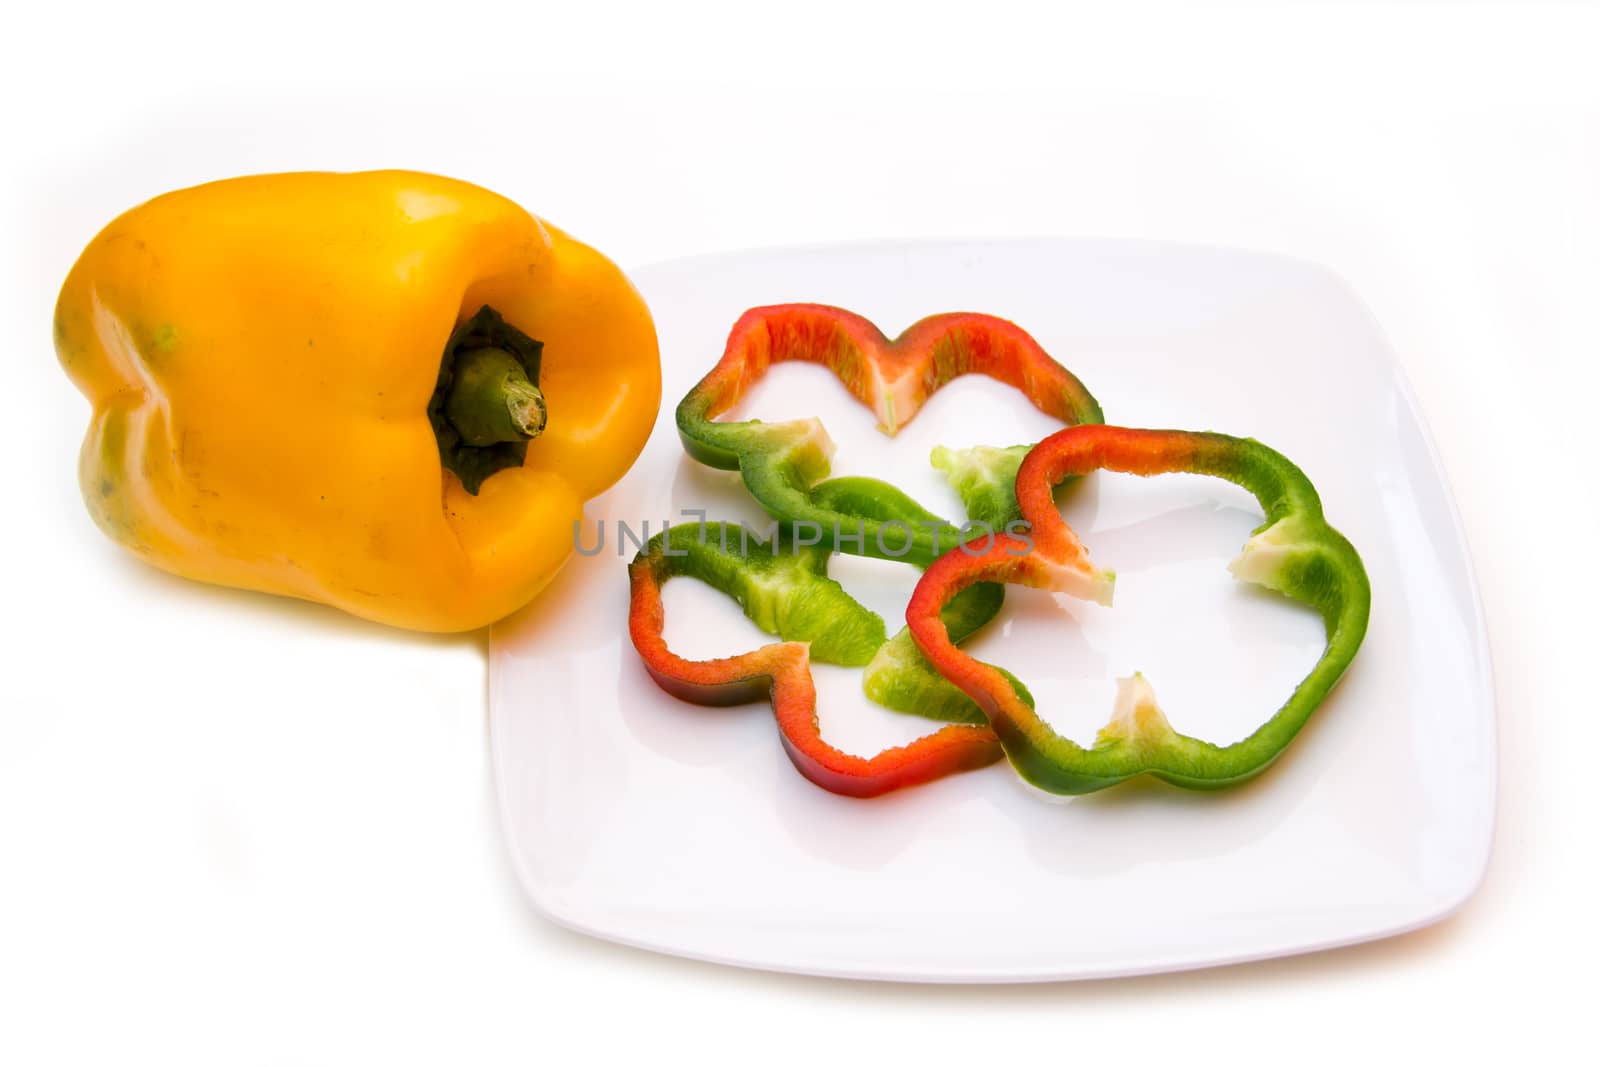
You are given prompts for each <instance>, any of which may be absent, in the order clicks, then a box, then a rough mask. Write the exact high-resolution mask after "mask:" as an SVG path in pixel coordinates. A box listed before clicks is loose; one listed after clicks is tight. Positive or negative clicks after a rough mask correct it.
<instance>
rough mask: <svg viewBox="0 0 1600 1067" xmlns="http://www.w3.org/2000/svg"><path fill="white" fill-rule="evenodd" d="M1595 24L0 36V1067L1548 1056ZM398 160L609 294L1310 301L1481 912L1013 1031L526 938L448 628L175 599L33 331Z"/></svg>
mask: <svg viewBox="0 0 1600 1067" xmlns="http://www.w3.org/2000/svg"><path fill="white" fill-rule="evenodd" d="M157 6H159V5H157ZM1597 14H1600V13H1597V12H1596V11H1595V10H1594V9H1592V8H1588V7H1585V6H1580V5H1543V4H1516V5H1511V4H1508V5H1496V4H1460V5H1452V4H1443V3H1391V4H1344V5H1338V4H1326V5H1324V4H1295V5H1289V4H1279V5H1260V4H1256V5H1215V4H1210V5H1186V6H1183V7H1167V6H1160V5H1151V4H1144V3H1135V4H1120V5H1113V4H1104V5H1098V6H1095V7H1092V8H1089V9H1086V10H1076V9H1072V8H1070V7H1068V6H1064V5H1048V6H1041V7H1040V8H1038V9H1030V8H1026V7H1022V6H1019V5H1012V4H1003V3H990V4H986V5H975V4H970V3H967V4H943V3H924V4H917V5H905V6H904V7H900V6H898V5H896V6H894V7H891V6H889V5H873V4H870V3H865V2H859V0H858V2H856V3H848V4H835V3H829V2H815V0H812V2H806V3H800V2H795V3H792V4H789V5H785V7H783V8H781V9H765V8H763V9H760V10H758V9H757V8H756V6H755V5H748V6H746V5H739V4H726V5H697V4H684V3H672V4H658V5H654V6H652V7H649V8H646V9H643V10H639V11H632V10H621V9H619V10H609V9H607V10H601V9H599V6H598V5H594V6H585V5H580V4H576V3H572V4H566V5H561V6H560V7H559V8H557V9H554V10H539V5H536V4H522V5H517V6H515V7H508V8H507V9H505V10H484V11H476V10H473V5H471V4H466V3H455V4H450V5H442V6H441V5H422V4H417V5H407V4H401V3H391V4H386V5H383V6H381V7H377V8H374V9H373V10H371V11H350V12H348V13H347V12H346V11H345V10H343V9H341V8H338V7H336V6H335V5H329V4H320V5H299V4H295V3H278V4H273V5H263V6H260V7H254V8H248V9H243V8H234V7H232V6H229V5H220V4H217V5H208V6H203V7H202V6H199V5H196V6H194V7H193V8H192V9H189V10H175V11H171V12H168V11H164V10H160V11H158V10H155V9H153V8H152V6H151V5H147V4H122V5H119V6H117V7H115V8H111V9H108V10H107V11H103V12H96V11H90V10H87V9H80V10H63V9H61V8H52V9H51V11H50V13H48V14H45V13H42V12H41V13H36V14H34V15H33V19H34V20H35V21H34V22H32V23H25V22H19V23H13V25H12V26H10V27H9V28H8V36H9V37H10V41H9V43H10V45H11V47H10V48H9V49H8V52H9V53H10V54H9V55H8V59H7V62H6V64H5V68H4V73H3V74H0V78H3V79H4V82H5V84H4V93H5V96H4V99H5V105H4V112H3V121H4V123H5V128H4V131H3V133H4V142H3V143H4V144H5V145H6V146H7V150H6V155H7V157H8V165H7V166H6V168H5V173H4V176H3V177H0V181H4V182H5V183H6V185H7V193H6V195H5V196H4V197H3V198H0V203H3V204H4V206H5V210H6V212H7V216H8V217H7V219H6V226H7V229H6V235H5V242H4V246H5V250H6V251H5V256H4V258H3V259H0V270H4V271H5V274H4V275H3V276H0V293H3V294H4V298H3V300H0V305H3V308H4V314H5V316H6V317H5V320H4V323H3V325H4V328H5V333H4V336H5V337H6V338H7V343H8V344H7V353H6V356H5V359H6V360H7V363H6V367H7V370H8V373H7V374H6V377H5V382H6V385H7V388H8V391H9V395H10V396H11V397H12V403H11V404H9V405H7V406H6V418H5V420H4V422H3V425H4V427H5V437H6V442H7V444H8V446H9V447H8V449H7V454H8V455H9V456H11V465H10V473H9V477H8V479H7V482H8V485H7V487H6V492H5V494H4V500H5V509H6V510H5V520H4V522H3V523H0V550H3V557H0V558H3V559H4V560H5V562H6V564H7V581H8V584H7V586H6V593H7V595H6V597H5V605H6V608H7V611H6V613H5V615H4V616H3V620H4V621H3V622H0V626H3V627H4V632H3V637H4V646H3V647H4V649H5V657H4V662H5V665H6V672H5V681H6V689H5V691H4V693H5V695H4V697H3V698H0V700H3V705H0V1062H6V1063H18V1064H50V1063H95V1064H103V1063H146V1062H148V1063H163V1064H180V1063H183V1064H186V1063H206V1064H217V1063H250V1064H255V1063H263V1064H266V1063H271V1064H350V1063H368V1062H371V1063H378V1062H382V1063H385V1064H404V1063H442V1062H450V1063H463V1064H478V1063H523V1062H534V1061H544V1062H568V1061H571V1060H574V1059H576V1058H578V1057H580V1056H583V1055H585V1054H590V1053H602V1052H603V1053H607V1054H614V1055H618V1056H629V1057H636V1058H644V1057H656V1056H660V1055H664V1054H665V1053H666V1052H667V1051H668V1050H669V1049H671V1048H674V1047H676V1048H680V1049H685V1050H688V1051H689V1052H690V1053H691V1054H692V1055H694V1056H696V1057H697V1058H704V1059H708V1060H713V1061H714V1060H722V1059H728V1058H731V1057H740V1058H753V1057H759V1058H762V1059H767V1058H773V1059H778V1060H784V1061H796V1062H798V1061H801V1060H807V1061H816V1060H822V1061H824V1062H827V1061H832V1060H836V1059H842V1058H844V1057H845V1054H846V1050H848V1052H849V1054H851V1055H852V1056H853V1055H855V1054H860V1055H872V1056H875V1057H878V1058H882V1059H893V1060H901V1059H908V1058H911V1057H916V1058H919V1059H920V1058H934V1059H943V1058H949V1059H951V1060H963V1061H973V1060H977V1059H979V1058H980V1057H981V1058H983V1059H985V1060H993V1059H994V1058H996V1057H1011V1056H1028V1057H1038V1058H1047V1059H1066V1058H1069V1057H1070V1058H1072V1059H1074V1060H1083V1061H1085V1062H1106V1061H1109V1060H1121V1059H1124V1058H1136V1059H1143V1058H1146V1057H1149V1058H1152V1059H1153V1058H1155V1057H1157V1056H1164V1055H1170V1056H1175V1057H1182V1058H1183V1059H1184V1060H1185V1061H1189V1062H1193V1061H1195V1060H1200V1061H1206V1060H1208V1059H1211V1058H1223V1057H1226V1058H1229V1059H1232V1060H1237V1059H1239V1058H1244V1059H1247V1060H1248V1059H1250V1058H1253V1057H1252V1054H1255V1055H1260V1056H1265V1055H1272V1056H1274V1057H1284V1056H1293V1057H1295V1058H1296V1059H1302V1060H1304V1059H1309V1060H1311V1061H1321V1060H1324V1059H1327V1060H1332V1059H1336V1058H1338V1059H1346V1058H1350V1057H1353V1056H1370V1055H1382V1056H1383V1057H1385V1058H1389V1057H1392V1056H1396V1055H1398V1054H1402V1053H1418V1054H1421V1053H1426V1054H1429V1055H1444V1054H1449V1053H1452V1052H1454V1053H1467V1052H1476V1053H1480V1054H1483V1053H1494V1052H1516V1053H1519V1054H1521V1055H1530V1054H1532V1053H1534V1052H1535V1051H1536V1050H1537V1047H1538V1046H1539V1045H1541V1044H1543V1043H1545V1042H1550V1041H1556V1040H1559V1039H1562V1038H1568V1039H1574V1040H1576V1039H1580V1038H1581V1036H1582V1034H1583V1033H1584V1032H1585V1031H1586V1028H1587V1022H1588V1020H1587V1017H1586V1015H1585V1014H1584V1012H1585V1009H1586V1008H1587V1007H1588V1003H1589V1001H1590V999H1591V998H1590V994H1589V989H1590V986H1591V985H1592V982H1591V980H1590V977H1589V975H1590V967H1591V966H1592V958H1591V957H1592V954H1593V953H1594V952H1595V951H1597V950H1600V943H1597V937H1596V934H1597V923H1596V919H1595V902H1596V901H1597V900H1600V879H1597V870H1600V867H1597V858H1596V846H1595V838H1596V830H1595V826H1594V818H1593V814H1594V811H1595V801H1594V796H1595V786H1594V784H1593V781H1592V775H1593V774H1594V769H1593V756H1592V754H1593V753H1594V752H1595V751H1597V750H1600V709H1597V708H1596V706H1595V700H1594V697H1593V695H1592V693H1591V692H1590V689H1591V687H1590V685H1589V680H1590V678H1591V675H1592V673H1593V671H1592V662H1593V659H1594V655H1595V653H1594V636H1595V632H1596V626H1595V622H1594V611H1595V609H1594V605H1595V604H1596V603H1600V589H1597V581H1596V577H1595V573H1594V570H1593V567H1592V565H1591V564H1590V563H1589V560H1590V559H1591V558H1592V555H1593V544H1592V542H1593V538H1594V536H1595V534H1596V531H1597V530H1600V523H1597V521H1596V520H1597V517H1600V516H1597V514H1596V506H1595V502H1594V491H1593V485H1594V482H1595V478H1594V476H1593V475H1592V473H1590V465H1591V463H1592V462H1593V457H1592V452H1593V449H1592V448H1591V447H1590V445H1589V434H1590V433H1591V432H1592V431H1593V430H1594V429H1595V422H1596V419H1595V418H1594V417H1593V415H1591V410H1592V408H1593V407H1594V401H1593V400H1592V399H1591V398H1592V395H1593V387H1594V384H1595V374H1594V372H1593V369H1592V368H1593V364H1594V361H1595V359H1596V357H1597V354H1600V329H1597V326H1596V315H1595V306H1596V303H1597V301H1600V253H1597V247H1600V64H1597V62H1596V60H1595V56H1596V52H1597V46H1600V17H1597ZM379 165H390V166H408V167H414V168H419V169H430V170H437V171H442V172H445V173H451V174H454V175H457V176H460V177H465V178H469V179H472V180H474V181H477V182H479V183H481V184H484V185H487V186H490V187H492V188H495V189H497V190H498V191H501V192H504V193H506V194H508V195H510V196H512V197H513V198H515V199H517V200H519V201H521V202H522V203H524V204H525V205H526V206H528V207H529V208H530V209H532V210H534V211H537V212H539V213H540V214H543V215H545V216H547V217H549V218H551V219H552V220H555V221H556V222H558V223H559V224H561V225H562V226H564V227H566V228H568V229H570V230H572V231H573V232H574V233H576V234H578V235H580V236H582V237H584V238H585V239H587V240H589V241H591V242H593V243H594V244H596V245H598V246H599V247H600V248H602V249H604V250H605V251H607V252H608V253H609V254H611V255H612V256H613V257H614V258H616V259H617V260H619V261H620V262H622V263H623V264H624V265H638V264H642V263H644V262H648V261H651V260H656V259H661V258H667V257H673V256H679V255H688V254H694V253H699V252H707V251H716V250H723V249H731V248H740V247H748V246H758V245H769V244H781V243H794V242H818V241H832V240H849V239H863V238H878V237H905V236H941V237H944V236H1006V235H1023V234H1057V235H1093V236H1107V237H1126V238H1140V237H1145V238H1158V239H1164V240H1180V241H1200V242H1209V243H1220V244H1231V245H1241V246H1245V247H1250V248H1257V249H1263V250H1270V251H1277V252H1284V253H1289V254H1291V255H1295V256H1299V257H1302V258H1307V259H1312V260H1316V261H1320V262H1322V263H1325V264H1327V265H1328V266H1330V267H1332V268H1333V269H1335V270H1336V271H1338V272H1339V273H1341V274H1342V275H1343V276H1344V277H1345V278H1347V279H1348V280H1349V281H1350V282H1351V284H1352V285H1353V286H1354V287H1355V289H1356V290H1357V291H1358V292H1359V293H1360V294H1361V295H1362V296H1363V297H1364V298H1365V299H1366V301H1367V302H1368V304H1369V305H1370V306H1371V308H1372V310H1373V312H1374V313H1375V315H1376V316H1377V318H1378V320H1379V321H1380V322H1381V323H1382V324H1383V326H1384V328H1385V329H1386V331H1387V333H1388V335H1389V338H1390V340H1391V342H1392V344H1393V346H1394V348H1395V349H1396V350H1397V352H1398V353H1399V354H1400V358H1401V359H1402V361H1403V363H1404V364H1405V366H1406V368H1407V371H1408V372H1409V374H1410V375H1411V378H1412V381H1413V383H1414V385H1415V387H1416V391H1417V393H1418V395H1419V397H1420V400H1421V403H1422V406H1423V408H1424V411H1425V412H1426V414H1427V415H1428V417H1429V419H1430V421H1431V423H1432V427H1433V430H1434V433H1435V435H1436V438H1437V441H1438V445H1439V448H1440V451H1441V453H1442V455H1443V458H1444V461H1445V464H1446V466H1447V468H1448V470H1449V471H1450V474H1451V477H1452V480H1453V484H1454V488H1455V490H1456V493H1457V496H1458V500H1459V503H1460V506H1461V510H1462V513H1463V516H1464V520H1465V522H1466V525H1467V529H1468V533H1469V537H1470V540H1471V544H1472V548H1473V551H1474V554H1475V557H1476V559H1477V565H1478V573H1479V578H1480V581H1481V583H1482V587H1483V597H1484V602H1485V607H1486V611H1487V614H1488V619H1489V625H1490V629H1491V636H1492V639H1493V648H1494V654H1495V665H1496V670H1497V674H1498V693H1499V700H1500V744H1501V764H1500V767H1501V783H1500V785H1501V789H1500V800H1499V809H1500V823H1499V831H1498V836H1497V840H1496V848H1495V854H1494V857H1493V859H1492V861H1491V866H1490V870H1489V875H1488V878H1487V881H1486V882H1485V884H1484V887H1483V889H1482V890H1481V892H1480V893H1479V894H1478V896H1477V897H1476V898H1475V899H1473V900H1472V901H1471V902H1470V903H1469V904H1468V905H1467V907H1466V908H1465V909H1464V910H1463V911H1462V912H1461V913H1459V914H1458V915H1457V916H1456V917H1454V918H1452V919H1450V920H1448V921H1446V922H1444V923H1442V924H1440V925H1437V926H1435V927H1432V928H1429V929H1427V930H1424V931H1422V932H1420V933H1416V934H1412V935H1409V936H1406V937H1402V938H1398V939H1394V940H1391V941H1388V942H1382V943H1377V944H1372V945H1367V946H1361V947H1356V948H1351V949H1346V950H1341V951H1338V952H1332V953H1324V954H1321V955H1315V956H1307V957H1301V958H1296V959H1290V960H1282V961H1274V962H1268V963H1261V964H1253V965H1248V966H1241V967H1233V968H1227V969H1223V970H1216V971H1208V972H1199V973H1193V974H1187V975H1176V976H1165V977H1155V978H1141V979H1128V980H1122V981H1117V982H1108V983H1097V984H1082V985H1073V986H1044V987H1028V988H992V989H970V988H964V989H937V988H915V987H901V986H876V985H864V984H858V983H840V982H829V981H823V980H811V979H802V978H790V977H776V976H768V975H761V974H754V973H748V972H740V971H734V970H726V969H721V968H717V967H714V966H709V965H702V964H694V963H686V962H682V961H678V960H673V959H667V958H663V957H656V956H652V955H649V954H645V953H641V952H636V951H632V950H628V949H622V948H617V947H612V946H609V945H605V944H600V943H597V942H592V941H589V940H586V939H584V938H581V937H579V936H577V935H574V934H570V933H567V932H565V931H563V930H560V929H557V928H555V927H554V926H552V925H551V924H549V923H547V922H545V921H544V920H542V919H540V918H539V917H538V916H537V915H535V914H533V913H532V912H531V910H530V909H529V908H528V907H527V906H526V905H525V904H524V903H523V902H522V900H521V898H520V897H519V895H518V893H517V890H516V888H515V886H514V885H513V882H512V879H511V877H510V875H509V873H508V871H507V868H506V865H505V859H504V853H503V851H502V847H501V844H500V841H499V840H498V836H497V829H496V825H495V821H494V812H493V807H492V802H491V793H490V785H489V782H488V777H487V757H486V743H485V735H484V678H485V661H484V650H485V639H484V636H483V635H481V634H480V635H477V636H473V637H466V638H456V639H430V638H417V637H408V636H405V635H402V634H396V633H391V632H387V631H384V630H381V629H378V628H375V627H371V626H367V625H364V624H358V623H355V622H351V621H346V620H344V619H342V618H340V617H338V616H336V615H334V614H333V613H331V612H328V611H326V610H323V609H320V608H316V607H312V606H301V605H294V604H288V603H279V602H277V601H274V600H271V599H269V598H266V597H261V596H253V595H242V594H237V593H230V592H220V591H213V590H209V589H204V588H199V587H195V586H191V585H188V584H185V583H183V582H180V581H177V580H174V579H169V578H166V577H164V576H162V575H159V574H156V573H153V572H151V571H150V570H148V569H146V568H143V567H141V566H139V565H137V564H135V563H133V562H131V561H129V560H127V559H124V558H123V557H122V556H121V555H120V554H119V553H118V552H117V551H116V550H115V549H114V548H113V547H112V546H111V545H110V544H109V543H107V542H106V541H105V540H104V539H103V538H101V537H100V535H99V534H98V533H97V532H96V531H95V529H94V528H93V526H92V525H91V523H90V522H89V520H88V518H87V516H86V515H85V514H84V512H83V509H82V506H81V504H80V503H79V501H78V498H77V490H76V485H75V482H74V477H73V468H74V457H75V452H76V445H77V439H78V437H79V435H80V433H81V431H82V427H83V425H84V422H85V419H86V408H85V405H84V403H83V402H82V400H81V399H80V398H79V397H78V395H77V394H76V393H75V392H74V391H73V390H72V388H71V386H70V385H69V384H68V383H67V381H66V379H65V377H64V376H63V375H62V374H61V373H60V372H59V370H58V369H57V368H56V365H55V362H54V358H53V356H52V353H51V350H50V327H49V322H50V306H51V302H52V300H53V297H54V290H55V287H56V286H57V285H58V284H59V282H60V280H61V278H62V277H63V276H64V274H65V272H66V270H67V268H68V267H69V266H70V264H71V261H72V259H73V258H74V256H75V255H76V253H77V251H78V250H79V249H80V248H81V246H82V245H83V244H84V243H85V242H87V241H88V239H89V238H90V237H91V236H93V234H94V232H95V231H96V230H97V229H98V228H99V227H100V226H101V225H103V224H104V223H105V222H106V221H108V220H109V219H110V218H111V217H112V216H113V215H115V214H116V213H117V212H119V211H121V210H123V209H125V208H127V207H129V206H131V205H132V204H134V203H137V202H138V201H140V200H142V199H145V198H147V197H149V196H151V195H154V194H156V193H158V192H161V191H163V190H166V189H169V188H175V187H178V186H182V185H186V184H191V183H194V182H197V181H201V180H205V179H209V178H216V177H223V176H227V175H232V174H237V173H245V172H253V171H267V170H282V169H298V168H331V169H351V168H360V167H368V166H379ZM1373 743H1374V744H1382V743H1383V738H1382V737H1381V736H1376V737H1374V738H1373ZM1173 891H1174V892H1175V893H1179V892H1182V887H1181V886H1174V887H1173ZM961 907H962V903H961V902H954V901H953V902H952V910H953V911H955V910H959V909H960V908H961ZM1041 921H1042V922H1048V921H1049V917H1048V916H1041Z"/></svg>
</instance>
